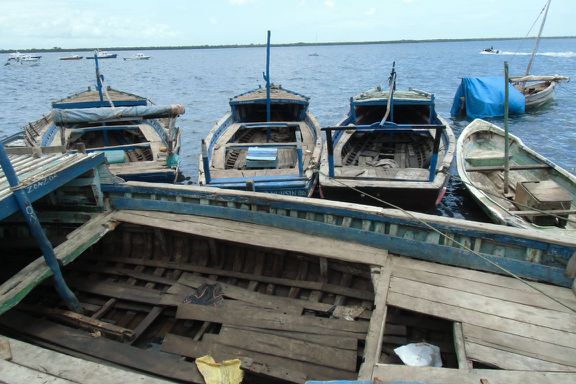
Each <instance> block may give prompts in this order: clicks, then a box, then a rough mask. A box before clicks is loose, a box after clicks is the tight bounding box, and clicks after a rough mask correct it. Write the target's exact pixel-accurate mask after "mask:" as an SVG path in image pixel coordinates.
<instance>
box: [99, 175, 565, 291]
mask: <svg viewBox="0 0 576 384" xmlns="http://www.w3.org/2000/svg"><path fill="white" fill-rule="evenodd" d="M103 190H104V191H105V192H107V193H109V194H110V197H111V204H112V206H113V207H114V208H117V209H138V210H155V211H165V212H174V213H183V214H194V215H200V216H207V217H217V218H223V219H230V220H238V221H244V222H250V223H254V224H260V225H265V226H272V227H276V228H282V229H288V230H293V231H299V232H304V233H309V234H317V235H321V236H326V237H334V238H339V239H342V240H347V241H354V242H359V243H362V244H366V245H371V246H374V247H379V248H385V249H388V250H389V251H390V252H393V253H396V254H400V255H405V256H409V257H414V258H419V259H423V260H428V261H434V262H440V263H444V264H449V265H455V266H460V267H466V268H473V269H478V270H484V271H490V272H495V273H500V271H499V270H498V269H496V268H495V267H493V266H491V265H489V264H487V263H486V262H485V261H483V260H482V259H480V258H478V257H477V256H476V255H474V254H472V253H471V252H468V251H464V250H462V249H460V248H455V247H453V246H445V245H443V244H434V243H428V242H425V241H423V240H413V239H409V238H403V237H402V235H400V236H392V235H390V234H386V233H381V232H373V231H367V230H363V229H362V228H359V227H358V226H361V224H356V225H354V223H353V225H351V226H350V227H342V226H341V225H338V224H327V223H324V222H323V221H316V220H315V219H304V218H300V217H291V216H285V215H282V214H278V213H273V212H270V209H271V208H273V209H276V210H289V211H292V210H296V211H300V212H299V213H304V214H305V213H308V212H309V213H313V214H319V215H332V216H342V217H351V218H353V219H358V220H370V221H373V222H374V223H381V224H388V225H389V224H397V225H399V226H407V227H410V229H411V230H412V229H414V230H418V229H419V230H422V231H425V232H429V229H427V228H426V227H425V226H424V225H423V224H421V223H418V222H416V221H415V220H412V219H409V218H398V217H390V216H384V215H383V214H374V213H367V212H362V211H361V210H356V209H346V208H341V207H331V206H327V205H326V204H319V205H315V204H311V203H308V204H307V203H306V202H305V201H303V202H300V201H298V200H299V199H297V198H295V199H294V201H293V202H287V201H286V200H285V199H284V200H282V201H275V200H274V199H268V198H259V197H258V196H257V194H249V195H250V196H246V195H241V194H240V195H234V194H228V195H227V196H226V195H222V194H220V193H219V192H218V191H214V192H208V191H206V192H201V191H190V190H185V189H176V190H174V189H173V190H170V189H164V188H153V187H152V188H149V187H142V186H129V185H112V186H110V185H108V186H103ZM124 194H129V195H128V196H129V197H125V196H124ZM147 195H154V198H155V200H149V197H146V196H147ZM253 195H254V196H253ZM177 196H179V197H180V198H188V199H194V200H197V201H187V202H177V201H176V197H177ZM162 198H165V199H166V198H168V199H170V200H169V201H167V200H161V199H162ZM201 199H202V200H204V201H206V200H208V201H211V202H212V204H214V205H210V203H208V204H206V203H202V204H200V200H201ZM229 202H233V203H236V204H240V205H242V204H245V205H248V206H253V205H256V206H259V207H258V210H257V211H250V210H246V209H242V208H240V207H237V208H231V207H230V206H229V204H227V203H229ZM217 204H219V205H220V206H218V205H217ZM359 208H361V206H359ZM382 212H385V211H384V210H382ZM321 217H323V216H321ZM431 224H432V225H433V226H434V227H435V228H437V229H439V230H441V231H443V232H447V233H450V234H451V235H454V234H459V235H461V236H466V237H470V238H480V239H482V241H483V242H485V241H487V242H490V243H494V246H498V244H501V245H502V246H503V245H507V246H515V247H518V248H532V249H537V250H542V251H543V253H545V254H544V255H543V262H550V263H552V264H555V265H560V267H558V266H548V265H542V264H536V263H532V262H528V261H525V260H521V259H514V258H506V257H498V256H493V255H487V254H486V253H484V255H485V256H487V257H488V258H489V259H491V260H493V261H495V262H497V263H498V264H499V265H501V266H503V267H505V268H508V269H510V270H511V271H513V272H515V273H517V274H518V275H520V276H523V277H526V278H531V279H536V280H542V281H547V282H550V283H553V284H557V285H561V286H571V284H572V280H571V279H569V278H567V277H565V276H564V270H565V268H564V267H565V265H566V263H567V262H568V259H569V258H570V257H571V256H572V254H574V252H575V251H576V243H574V244H562V243H561V242H560V243H558V242H556V243H555V242H546V241H540V240H537V239H534V238H531V236H530V235H533V233H530V232H528V233H526V236H525V237H524V236H521V235H513V234H503V233H494V232H491V231H490V230H487V231H480V230H478V229H466V228H462V227H459V226H458V225H454V226H451V225H447V224H439V223H434V222H432V223H431ZM496 228H497V227H496Z"/></svg>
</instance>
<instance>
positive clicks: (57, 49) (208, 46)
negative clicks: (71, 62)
mask: <svg viewBox="0 0 576 384" xmlns="http://www.w3.org/2000/svg"><path fill="white" fill-rule="evenodd" d="M574 38H576V36H546V37H542V38H541V39H574ZM532 39H534V37H479V38H459V39H402V40H382V41H336V42H324V43H319V42H314V43H306V42H296V43H278V44H271V47H310V46H332V45H378V44H407V43H408V44H410V43H446V42H462V41H501V40H532ZM265 46H266V44H264V43H250V44H215V45H211V44H204V45H167V46H130V47H105V48H89V47H83V48H61V47H52V48H25V49H12V48H9V49H0V53H11V52H82V51H94V50H95V49H101V50H106V51H135V50H178V49H222V48H258V47H265Z"/></svg>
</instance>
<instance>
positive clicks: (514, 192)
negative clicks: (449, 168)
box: [458, 119, 576, 236]
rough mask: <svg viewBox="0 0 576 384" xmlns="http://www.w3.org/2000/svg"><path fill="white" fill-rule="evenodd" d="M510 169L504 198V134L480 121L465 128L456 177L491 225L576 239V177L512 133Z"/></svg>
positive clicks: (459, 147) (475, 121)
mask: <svg viewBox="0 0 576 384" xmlns="http://www.w3.org/2000/svg"><path fill="white" fill-rule="evenodd" d="M510 169H511V171H510V175H509V191H510V192H509V195H508V196H505V194H504V176H503V175H504V131H503V130H502V129H501V128H499V127H497V126H496V125H494V124H491V123H489V122H486V121H484V120H480V119H477V120H474V121H473V122H472V123H471V124H470V125H468V126H467V127H466V128H465V129H464V131H463V132H462V134H461V135H460V138H459V139H458V174H459V176H460V178H461V179H462V181H463V182H464V183H465V185H466V187H467V188H468V190H469V191H470V193H471V194H472V196H473V197H474V198H475V199H476V201H477V202H478V203H479V205H480V206H481V207H482V209H483V210H484V211H485V212H486V213H487V214H488V215H489V216H490V217H491V218H492V220H493V221H495V222H497V223H500V224H506V225H512V226H517V227H525V228H529V227H532V228H536V229H541V230H546V231H553V232H559V233H565V234H567V235H570V236H574V235H576V232H575V230H576V206H575V203H574V202H575V201H576V177H575V176H574V175H572V174H570V173H569V172H567V171H565V170H564V169H562V168H560V167H559V166H557V165H556V164H554V163H552V162H551V161H550V160H548V159H546V158H544V157H543V156H541V155H540V154H538V153H537V152H535V151H533V150H531V149H530V148H528V147H526V146H525V145H524V143H523V142H522V140H520V139H519V138H518V137H516V136H514V135H510ZM539 186H541V187H539ZM527 196H528V197H529V198H528V197H527ZM527 204H528V205H530V206H527ZM542 211H544V213H542ZM546 212H548V215H546ZM550 215H557V216H550Z"/></svg>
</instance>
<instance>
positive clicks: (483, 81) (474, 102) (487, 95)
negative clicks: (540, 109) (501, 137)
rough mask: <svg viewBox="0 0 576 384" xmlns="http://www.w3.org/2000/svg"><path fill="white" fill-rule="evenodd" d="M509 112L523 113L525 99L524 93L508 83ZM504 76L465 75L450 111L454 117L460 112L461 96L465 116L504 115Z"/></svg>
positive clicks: (472, 117)
mask: <svg viewBox="0 0 576 384" xmlns="http://www.w3.org/2000/svg"><path fill="white" fill-rule="evenodd" d="M508 89H509V103H508V108H509V111H510V114H520V113H524V111H525V108H526V100H525V99H524V95H523V94H522V93H521V92H520V91H519V90H517V89H516V88H514V86H513V85H512V84H508ZM504 91H505V88H504V77H503V76H493V77H465V78H463V79H462V82H461V83H460V86H459V87H458V90H457V91H456V95H454V102H453V103H452V109H451V110H450V113H451V115H452V116H454V117H456V116H459V115H460V114H461V113H462V97H464V99H465V107H466V117H468V118H469V119H476V118H482V117H498V116H504Z"/></svg>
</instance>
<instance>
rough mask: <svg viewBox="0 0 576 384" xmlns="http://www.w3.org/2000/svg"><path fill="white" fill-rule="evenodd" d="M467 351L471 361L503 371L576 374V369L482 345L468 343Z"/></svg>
mask: <svg viewBox="0 0 576 384" xmlns="http://www.w3.org/2000/svg"><path fill="white" fill-rule="evenodd" d="M466 351H467V352H468V357H469V358H470V359H471V360H474V361H479V362H482V363H485V364H491V365H494V366H497V367H499V368H502V369H509V370H515V371H557V372H576V368H574V367H569V366H567V365H561V364H556V363H550V362H548V361H542V360H540V359H535V358H532V357H528V356H523V355H518V354H516V353H512V352H508V351H503V350H501V349H497V348H492V347H488V346H485V345H481V344H476V343H472V342H466Z"/></svg>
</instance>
